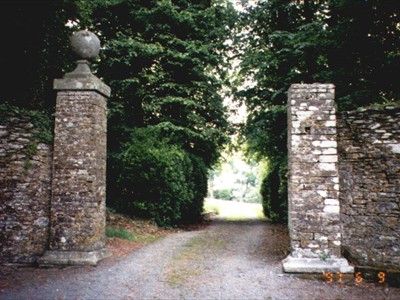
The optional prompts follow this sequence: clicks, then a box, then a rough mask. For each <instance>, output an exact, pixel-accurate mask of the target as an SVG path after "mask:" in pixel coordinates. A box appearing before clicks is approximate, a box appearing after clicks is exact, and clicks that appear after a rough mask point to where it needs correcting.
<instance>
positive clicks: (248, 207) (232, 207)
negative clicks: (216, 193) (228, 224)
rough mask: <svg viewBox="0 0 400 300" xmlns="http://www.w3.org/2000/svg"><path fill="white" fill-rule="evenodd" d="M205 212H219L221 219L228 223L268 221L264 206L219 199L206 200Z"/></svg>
mask: <svg viewBox="0 0 400 300" xmlns="http://www.w3.org/2000/svg"><path fill="white" fill-rule="evenodd" d="M204 207H205V211H206V212H210V211H218V215H219V217H221V218H223V219H225V220H228V221H246V220H254V219H260V220H266V217H265V216H264V213H263V209H262V205H261V204H258V203H243V202H234V201H225V200H217V199H206V201H205V205H204Z"/></svg>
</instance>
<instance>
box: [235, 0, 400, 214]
mask: <svg viewBox="0 0 400 300" xmlns="http://www.w3.org/2000/svg"><path fill="white" fill-rule="evenodd" d="M252 3H254V2H252ZM245 8H246V9H245V12H244V13H243V14H242V23H241V28H243V29H242V31H241V34H240V35H238V38H237V45H238V52H237V55H238V56H239V57H240V59H241V71H240V77H239V78H240V79H242V81H243V82H244V83H245V82H246V81H247V82H248V81H250V82H252V84H248V85H247V86H245V87H244V88H242V89H240V90H238V91H237V92H236V93H235V94H236V98H237V99H238V100H240V101H243V102H245V103H246V105H247V108H248V111H249V117H248V120H247V123H246V124H245V126H244V128H243V130H242V138H244V139H245V140H247V152H248V153H249V154H250V155H255V156H256V157H257V158H262V157H264V158H265V157H267V158H268V160H269V161H270V166H269V170H268V172H267V173H266V178H265V182H264V184H263V194H264V198H265V199H264V200H265V201H264V204H265V205H264V209H265V210H266V213H267V214H268V213H272V215H274V216H276V218H277V219H284V218H285V217H286V212H285V206H286V204H285V203H286V201H287V199H286V198H287V195H286V177H285V176H286V165H285V164H286V153H287V149H286V99H287V94H286V92H287V90H288V89H289V87H290V85H291V84H292V83H302V82H305V83H312V82H331V83H334V84H335V85H336V94H337V98H336V101H337V103H338V106H339V109H351V108H356V107H358V106H362V105H368V104H370V103H374V102H378V103H379V102H382V101H386V100H396V99H397V100H398V99H399V98H400V91H399V87H400V85H399V81H398V77H396V76H395V73H394V72H395V70H396V69H398V67H399V63H400V55H399V54H400V51H399V50H400V44H399V42H400V38H399V36H400V27H399V24H400V3H399V2H398V1H396V0H386V1H378V0H327V1H313V0H304V1H292V0H268V1H258V2H257V5H254V4H250V3H248V4H247V6H245Z"/></svg>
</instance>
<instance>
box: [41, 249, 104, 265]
mask: <svg viewBox="0 0 400 300" xmlns="http://www.w3.org/2000/svg"><path fill="white" fill-rule="evenodd" d="M110 255H111V252H110V251H109V250H108V249H106V248H102V249H99V250H96V251H91V252H84V251H46V252H45V253H44V255H43V256H42V257H41V258H39V260H38V262H39V266H62V265H63V266H73V265H81V266H82V265H91V266H94V265H96V264H97V263H98V262H99V261H100V260H102V259H104V258H106V257H109V256H110Z"/></svg>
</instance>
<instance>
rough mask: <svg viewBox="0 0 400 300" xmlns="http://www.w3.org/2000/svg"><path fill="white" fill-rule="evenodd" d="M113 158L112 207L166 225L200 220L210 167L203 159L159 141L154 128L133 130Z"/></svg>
mask: <svg viewBox="0 0 400 300" xmlns="http://www.w3.org/2000/svg"><path fill="white" fill-rule="evenodd" d="M113 160H114V162H116V163H117V165H116V167H114V169H113V172H114V175H116V176H117V182H116V186H114V187H113V188H111V192H112V194H111V195H109V197H111V198H112V200H111V201H109V203H108V204H109V205H112V206H114V207H115V208H116V209H117V210H118V211H121V212H124V213H127V214H130V215H135V216H139V217H144V218H150V219H152V220H154V221H155V222H156V223H157V225H160V226H164V227H170V226H174V225H177V224H182V223H190V222H194V221H197V220H198V219H199V218H200V214H201V212H202V210H203V199H204V197H205V195H206V192H207V169H206V167H205V165H204V163H203V162H202V160H201V159H200V158H197V157H196V156H194V155H191V154H189V153H187V152H186V151H185V150H183V149H182V148H180V147H179V146H177V145H172V144H170V143H169V140H168V139H166V138H164V139H163V138H161V137H160V134H159V131H158V129H157V128H156V127H146V128H138V129H135V130H134V132H133V134H132V137H131V140H130V142H129V143H127V144H126V145H125V147H124V149H123V151H122V152H121V153H120V154H119V155H114V156H113ZM111 182H112V181H111Z"/></svg>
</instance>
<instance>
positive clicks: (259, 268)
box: [0, 220, 400, 299]
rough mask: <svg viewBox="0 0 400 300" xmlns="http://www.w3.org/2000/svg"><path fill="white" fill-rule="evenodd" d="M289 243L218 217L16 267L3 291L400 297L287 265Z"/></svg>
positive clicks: (272, 230) (281, 233)
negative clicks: (200, 225) (109, 249)
mask: <svg viewBox="0 0 400 300" xmlns="http://www.w3.org/2000/svg"><path fill="white" fill-rule="evenodd" d="M287 251H288V237H287V231H286V229H285V227H284V226H282V225H276V224H271V223H268V222H266V221H259V220H253V221H246V222H244V221H242V222H228V221H223V220H216V221H213V223H212V224H211V225H210V226H208V227H206V228H204V229H202V230H198V231H189V232H180V233H176V234H171V235H168V236H167V237H165V238H163V239H162V240H159V241H157V242H155V243H152V244H150V245H147V246H145V247H143V248H141V249H139V250H137V251H135V252H133V253H132V254H130V255H129V256H128V257H126V258H121V259H115V258H108V259H105V260H104V261H102V262H101V263H100V264H99V265H98V266H97V267H68V268H64V269H35V268H22V269H17V270H14V271H13V272H12V273H9V274H8V275H7V274H6V276H7V278H8V279H7V281H6V282H10V279H13V282H12V283H11V284H4V282H5V281H4V280H3V285H0V299H400V289H399V288H393V287H385V286H378V285H377V284H373V283H362V284H360V285H356V284H355V283H354V282H353V280H352V279H349V280H348V281H347V282H346V283H345V284H339V283H333V284H328V283H326V282H325V281H324V280H323V279H322V278H317V277H316V276H309V278H305V277H304V276H299V275H293V274H285V273H282V269H281V260H282V258H284V257H285V256H286V255H287ZM3 276H4V274H3ZM0 282H1V281H0Z"/></svg>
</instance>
